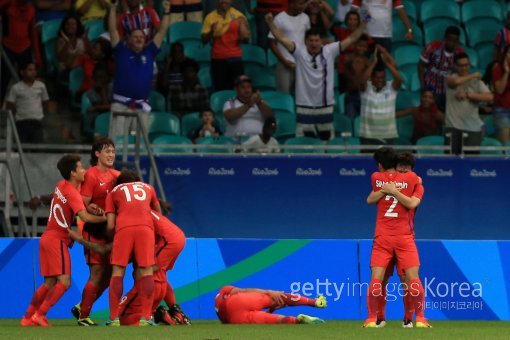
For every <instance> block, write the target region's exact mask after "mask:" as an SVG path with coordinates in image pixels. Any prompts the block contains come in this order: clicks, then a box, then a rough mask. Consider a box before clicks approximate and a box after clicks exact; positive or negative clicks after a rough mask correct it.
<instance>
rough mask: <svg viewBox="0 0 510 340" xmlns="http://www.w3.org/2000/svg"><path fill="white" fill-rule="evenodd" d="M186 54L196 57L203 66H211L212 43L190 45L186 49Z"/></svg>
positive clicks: (192, 57)
mask: <svg viewBox="0 0 510 340" xmlns="http://www.w3.org/2000/svg"><path fill="white" fill-rule="evenodd" d="M184 54H185V55H186V56H187V57H189V58H191V59H195V60H196V61H197V62H198V64H199V65H200V67H201V68H202V67H205V66H211V45H203V46H188V47H186V48H185V49H184Z"/></svg>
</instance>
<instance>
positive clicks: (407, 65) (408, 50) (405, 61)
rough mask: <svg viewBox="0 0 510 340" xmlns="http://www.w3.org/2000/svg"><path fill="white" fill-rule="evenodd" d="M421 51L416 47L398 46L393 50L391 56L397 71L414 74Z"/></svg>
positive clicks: (420, 48)
mask: <svg viewBox="0 0 510 340" xmlns="http://www.w3.org/2000/svg"><path fill="white" fill-rule="evenodd" d="M422 50H423V49H422V47H420V46H416V45H406V46H400V47H398V48H396V49H394V53H393V54H394V55H395V60H396V62H397V66H398V68H399V70H400V71H402V72H404V73H407V72H411V73H412V72H416V71H417V69H418V66H417V65H418V61H419V60H420V55H421V53H422Z"/></svg>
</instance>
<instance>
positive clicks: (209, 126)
mask: <svg viewBox="0 0 510 340" xmlns="http://www.w3.org/2000/svg"><path fill="white" fill-rule="evenodd" d="M214 118H215V116H214V112H213V111H212V110H210V109H206V110H204V111H201V112H200V119H201V120H202V126H201V127H199V128H198V129H195V130H193V131H191V132H190V133H189V135H188V137H189V139H191V140H192V141H193V143H196V141H197V139H199V138H202V137H211V136H212V137H217V136H220V135H221V129H220V127H219V126H218V123H216V121H215V119H214Z"/></svg>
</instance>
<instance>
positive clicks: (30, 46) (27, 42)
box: [0, 0, 41, 104]
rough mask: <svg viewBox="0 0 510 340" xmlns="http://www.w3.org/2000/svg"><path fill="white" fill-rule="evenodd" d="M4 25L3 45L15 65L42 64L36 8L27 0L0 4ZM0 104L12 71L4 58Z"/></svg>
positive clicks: (14, 0)
mask: <svg viewBox="0 0 510 340" xmlns="http://www.w3.org/2000/svg"><path fill="white" fill-rule="evenodd" d="M0 24H2V25H3V37H2V47H3V48H4V51H5V55H6V56H7V58H9V61H10V62H11V64H13V66H15V67H16V65H19V64H23V65H26V64H28V63H31V62H34V61H35V64H36V65H38V66H40V65H41V53H40V48H39V39H38V37H37V31H36V30H35V8H34V6H32V4H30V3H29V2H28V1H27V0H8V1H5V2H3V3H2V4H0ZM1 64H2V69H1V72H2V81H1V84H0V86H1V93H0V104H1V103H2V101H3V99H4V97H5V94H6V93H7V87H8V85H9V82H10V80H11V72H10V70H9V68H8V67H7V64H6V63H5V60H2V62H1Z"/></svg>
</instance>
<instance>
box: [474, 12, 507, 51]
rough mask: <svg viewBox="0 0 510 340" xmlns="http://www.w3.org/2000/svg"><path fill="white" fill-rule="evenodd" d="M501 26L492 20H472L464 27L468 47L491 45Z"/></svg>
mask: <svg viewBox="0 0 510 340" xmlns="http://www.w3.org/2000/svg"><path fill="white" fill-rule="evenodd" d="M501 26H502V24H501V23H498V22H496V21H494V20H492V19H487V18H480V19H473V20H471V21H470V22H469V25H468V26H466V33H467V36H468V40H469V46H471V47H474V48H480V46H482V45H492V44H493V42H494V38H495V37H496V35H497V34H498V31H499V29H500V28H501Z"/></svg>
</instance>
